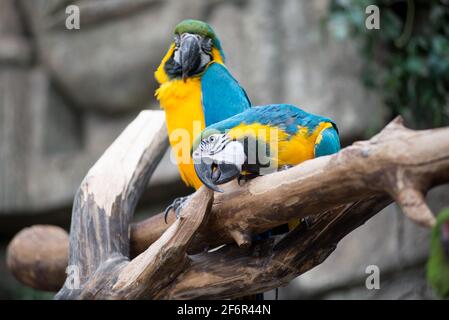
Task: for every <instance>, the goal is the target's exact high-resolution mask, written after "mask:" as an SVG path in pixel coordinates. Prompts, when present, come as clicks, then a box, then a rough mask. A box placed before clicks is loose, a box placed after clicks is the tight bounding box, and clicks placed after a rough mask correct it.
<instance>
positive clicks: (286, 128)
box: [192, 104, 340, 229]
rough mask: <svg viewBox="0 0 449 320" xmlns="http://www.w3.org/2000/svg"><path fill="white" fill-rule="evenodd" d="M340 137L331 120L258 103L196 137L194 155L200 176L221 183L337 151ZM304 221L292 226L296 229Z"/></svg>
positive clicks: (210, 184) (210, 182)
mask: <svg viewBox="0 0 449 320" xmlns="http://www.w3.org/2000/svg"><path fill="white" fill-rule="evenodd" d="M339 150H340V140H339V136H338V129H337V126H336V124H335V123H334V122H333V121H332V120H330V119H329V118H325V117H322V116H318V115H314V114H311V113H307V112H305V111H303V110H301V109H300V108H298V107H296V106H293V105H287V104H273V105H267V106H259V107H253V108H251V109H248V110H245V111H243V112H242V113H239V114H237V115H235V116H233V117H231V118H229V119H226V120H223V121H221V122H218V123H215V124H213V125H211V126H208V127H207V128H206V129H205V130H204V131H203V132H202V133H201V135H200V136H198V137H197V138H196V139H195V142H194V144H193V147H192V157H193V160H194V162H195V171H196V173H197V175H198V177H199V179H200V180H201V181H202V182H203V183H204V184H205V185H206V186H208V187H209V188H211V189H213V190H215V191H218V192H221V190H220V189H219V188H218V187H217V185H220V184H223V183H225V182H228V181H230V180H233V179H234V178H237V177H241V176H242V175H259V174H261V173H263V171H262V170H265V172H266V173H269V172H270V170H269V169H270V168H271V169H274V170H279V169H281V168H283V167H290V166H293V165H296V164H299V163H301V162H303V161H305V160H308V159H313V158H316V157H320V156H325V155H329V154H333V153H336V152H338V151H339ZM297 223H298V221H294V222H293V223H292V224H293V225H290V229H291V228H292V227H294V226H295V225H296V224H297Z"/></svg>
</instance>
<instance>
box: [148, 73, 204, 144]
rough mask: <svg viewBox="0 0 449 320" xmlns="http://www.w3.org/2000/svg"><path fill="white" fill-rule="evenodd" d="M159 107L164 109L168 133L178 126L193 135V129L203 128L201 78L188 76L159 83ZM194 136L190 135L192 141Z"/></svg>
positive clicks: (157, 93)
mask: <svg viewBox="0 0 449 320" xmlns="http://www.w3.org/2000/svg"><path fill="white" fill-rule="evenodd" d="M156 97H157V99H158V100H159V101H160V104H161V108H162V109H164V110H165V114H166V119H167V129H168V132H169V134H170V133H171V132H173V131H174V130H176V129H178V128H182V129H184V130H187V131H188V132H189V134H190V135H193V134H194V132H193V129H194V128H195V129H196V128H197V127H198V126H199V127H200V128H199V130H202V129H204V114H203V108H202V105H201V80H200V78H189V79H187V80H186V81H185V82H184V81H183V80H171V81H168V82H165V83H163V84H161V86H160V87H159V89H158V90H157V91H156ZM194 138H195V137H193V136H192V137H190V139H189V140H190V141H191V142H192V141H193V139H194Z"/></svg>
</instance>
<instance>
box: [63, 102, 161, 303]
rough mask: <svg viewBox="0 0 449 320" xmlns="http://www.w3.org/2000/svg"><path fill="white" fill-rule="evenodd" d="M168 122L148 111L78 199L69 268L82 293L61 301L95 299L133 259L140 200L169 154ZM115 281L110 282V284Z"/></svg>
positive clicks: (102, 162) (96, 167) (66, 291)
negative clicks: (133, 235) (131, 232)
mask: <svg viewBox="0 0 449 320" xmlns="http://www.w3.org/2000/svg"><path fill="white" fill-rule="evenodd" d="M167 146H168V142H167V134H166V131H165V117H164V114H163V112H161V111H144V112H141V113H140V115H139V116H138V117H137V118H136V119H135V120H134V121H133V122H132V123H131V124H130V125H129V126H128V127H127V128H126V129H125V131H124V132H123V133H122V134H121V135H120V136H119V137H118V138H117V139H116V140H115V141H114V143H113V144H112V145H111V146H110V147H109V148H108V150H106V152H105V153H104V154H103V156H102V157H101V158H100V159H99V160H98V161H97V163H96V164H95V165H94V166H93V167H92V168H91V169H90V170H89V172H88V173H87V175H86V177H85V178H84V180H83V182H82V183H81V186H80V188H79V189H78V192H77V194H76V196H75V201H74V204H73V213H72V224H71V228H70V245H69V248H70V250H69V266H71V267H75V268H77V273H78V275H79V283H80V287H79V289H70V288H68V286H63V288H62V289H61V290H60V291H59V293H58V295H57V297H58V298H62V299H64V298H75V297H83V296H87V297H90V296H92V297H95V293H92V291H95V290H99V289H100V288H93V289H91V287H92V284H93V283H95V284H96V285H97V286H100V284H98V282H99V281H101V282H102V285H106V284H104V283H103V281H105V279H104V277H103V275H101V276H100V275H98V272H97V270H103V273H104V275H105V276H106V274H107V273H110V274H109V276H112V274H113V271H112V270H115V269H116V268H118V266H119V265H123V264H124V262H123V261H124V260H126V259H128V256H129V225H130V223H131V219H132V217H133V214H134V209H135V206H136V204H137V201H138V199H139V197H140V195H141V193H142V191H143V190H144V188H145V186H146V185H147V184H148V181H149V179H150V177H151V175H152V173H153V172H154V170H155V169H156V166H157V164H158V163H159V161H160V159H161V157H162V155H163V153H164V152H165V150H166V149H167ZM109 281H110V280H106V282H107V283H108V284H109Z"/></svg>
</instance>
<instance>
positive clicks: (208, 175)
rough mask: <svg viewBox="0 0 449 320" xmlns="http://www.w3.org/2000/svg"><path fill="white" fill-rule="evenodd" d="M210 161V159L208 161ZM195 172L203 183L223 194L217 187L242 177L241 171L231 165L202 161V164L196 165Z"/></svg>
mask: <svg viewBox="0 0 449 320" xmlns="http://www.w3.org/2000/svg"><path fill="white" fill-rule="evenodd" d="M208 160H209V159H208ZM194 167H195V172H196V174H197V176H198V178H199V179H200V180H201V182H202V183H203V184H204V185H206V186H207V187H208V188H209V189H212V190H214V191H216V192H220V193H223V190H221V189H220V188H218V187H217V185H220V184H223V183H226V182H229V181H231V180H233V179H234V178H237V177H238V176H239V175H240V170H239V168H237V166H235V165H234V164H231V163H219V164H216V163H213V162H212V161H205V160H203V159H201V162H200V163H195V165H194Z"/></svg>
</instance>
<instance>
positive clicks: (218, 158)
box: [211, 141, 246, 170]
mask: <svg viewBox="0 0 449 320" xmlns="http://www.w3.org/2000/svg"><path fill="white" fill-rule="evenodd" d="M211 158H212V159H213V160H214V162H215V163H217V164H218V163H228V164H234V165H235V166H236V167H237V168H238V169H239V170H242V165H243V164H244V163H245V160H246V156H245V151H244V149H243V145H242V144H241V143H240V142H237V141H231V142H229V143H228V144H227V145H226V147H225V148H224V149H223V150H222V151H220V152H218V153H216V154H214V155H212V156H211Z"/></svg>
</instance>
